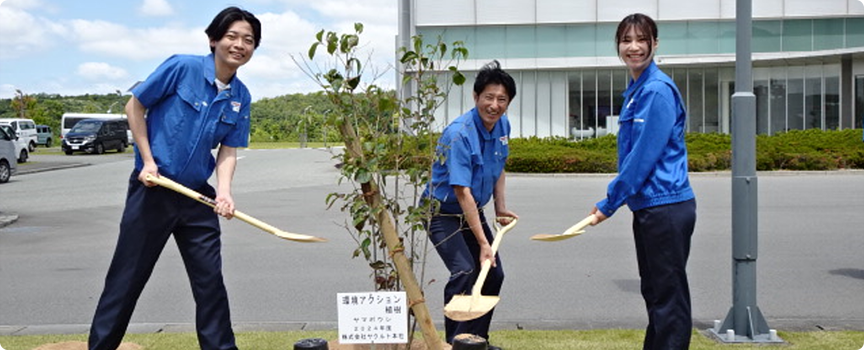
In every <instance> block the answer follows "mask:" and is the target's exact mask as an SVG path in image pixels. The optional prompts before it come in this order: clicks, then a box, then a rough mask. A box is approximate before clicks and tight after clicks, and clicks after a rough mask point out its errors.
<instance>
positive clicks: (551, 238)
mask: <svg viewBox="0 0 864 350" xmlns="http://www.w3.org/2000/svg"><path fill="white" fill-rule="evenodd" d="M583 233H585V230H580V231H576V232H568V233H562V234H557V235H553V234H549V233H540V234H536V235H533V236H531V239H533V240H535V241H544V242H555V241H563V240H565V239H568V238H573V237H576V236H578V235H581V234H583Z"/></svg>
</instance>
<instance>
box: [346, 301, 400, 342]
mask: <svg viewBox="0 0 864 350" xmlns="http://www.w3.org/2000/svg"><path fill="white" fill-rule="evenodd" d="M336 303H337V310H338V312H339V343H340V344H404V343H407V342H408V310H407V308H408V303H407V301H406V296H405V292H369V293H338V294H336Z"/></svg>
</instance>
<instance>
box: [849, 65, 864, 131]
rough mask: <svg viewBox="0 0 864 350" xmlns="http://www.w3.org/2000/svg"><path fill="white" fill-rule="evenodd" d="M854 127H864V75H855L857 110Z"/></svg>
mask: <svg viewBox="0 0 864 350" xmlns="http://www.w3.org/2000/svg"><path fill="white" fill-rule="evenodd" d="M853 114H855V115H856V117H854V118H853V120H852V125H853V126H852V127H853V128H864V75H859V76H857V77H855V111H854V113H853Z"/></svg>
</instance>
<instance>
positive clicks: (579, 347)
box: [0, 330, 864, 350]
mask: <svg viewBox="0 0 864 350" xmlns="http://www.w3.org/2000/svg"><path fill="white" fill-rule="evenodd" d="M418 334H419V332H418ZM643 334H644V333H643V331H637V330H590V331H524V330H508V331H495V332H492V334H491V338H492V342H493V344H494V345H497V346H501V347H503V348H504V349H507V350H583V349H584V350H588V349H592V350H594V349H598V350H619V349H620V350H625V349H626V350H635V349H640V348H641V347H642V346H641V343H642V336H643ZM778 334H779V336H780V337H781V338H782V339H783V340H785V341H786V342H787V344H779V345H773V346H771V347H776V348H778V349H783V350H835V349H836V350H858V349H861V347H862V345H864V332H855V331H831V332H825V331H819V332H782V331H781V332H778ZM336 337H337V335H336V332H335V331H329V332H312V331H295V332H238V333H237V346H238V347H239V348H240V349H245V350H290V349H293V344H294V343H295V342H297V341H299V340H301V339H306V338H323V339H336ZM86 339H87V336H86V335H83V334H78V335H40V336H0V344H2V347H3V348H4V349H6V350H31V349H33V348H36V347H38V346H40V345H44V344H50V343H59V342H68V341H86ZM124 341H126V342H132V343H136V344H139V345H141V346H143V347H144V349H147V350H190V349H197V348H198V343H197V340H196V337H195V334H193V333H157V334H129V335H127V336H126V338H125V339H124ZM690 349H691V350H709V349H718V350H720V349H736V350H739V349H766V345H759V344H736V345H726V344H719V343H716V342H715V341H713V340H711V339H709V338H707V337H705V336H703V335H702V334H699V333H696V332H695V331H694V334H693V342H692V345H691V347H690Z"/></svg>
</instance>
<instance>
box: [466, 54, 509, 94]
mask: <svg viewBox="0 0 864 350" xmlns="http://www.w3.org/2000/svg"><path fill="white" fill-rule="evenodd" d="M493 84H494V85H503V86H504V88H505V89H507V95H508V96H510V101H513V98H514V97H516V82H515V81H513V77H511V76H510V74H507V72H505V71H504V70H503V69H501V63H498V60H493V61H492V62H489V63H487V64H486V65H484V66H483V68H480V71H479V72H477V78H476V79H475V80H474V93H475V94H477V95H478V96H479V95H480V94H481V93H482V92H483V90H485V89H486V86H488V85H493Z"/></svg>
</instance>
